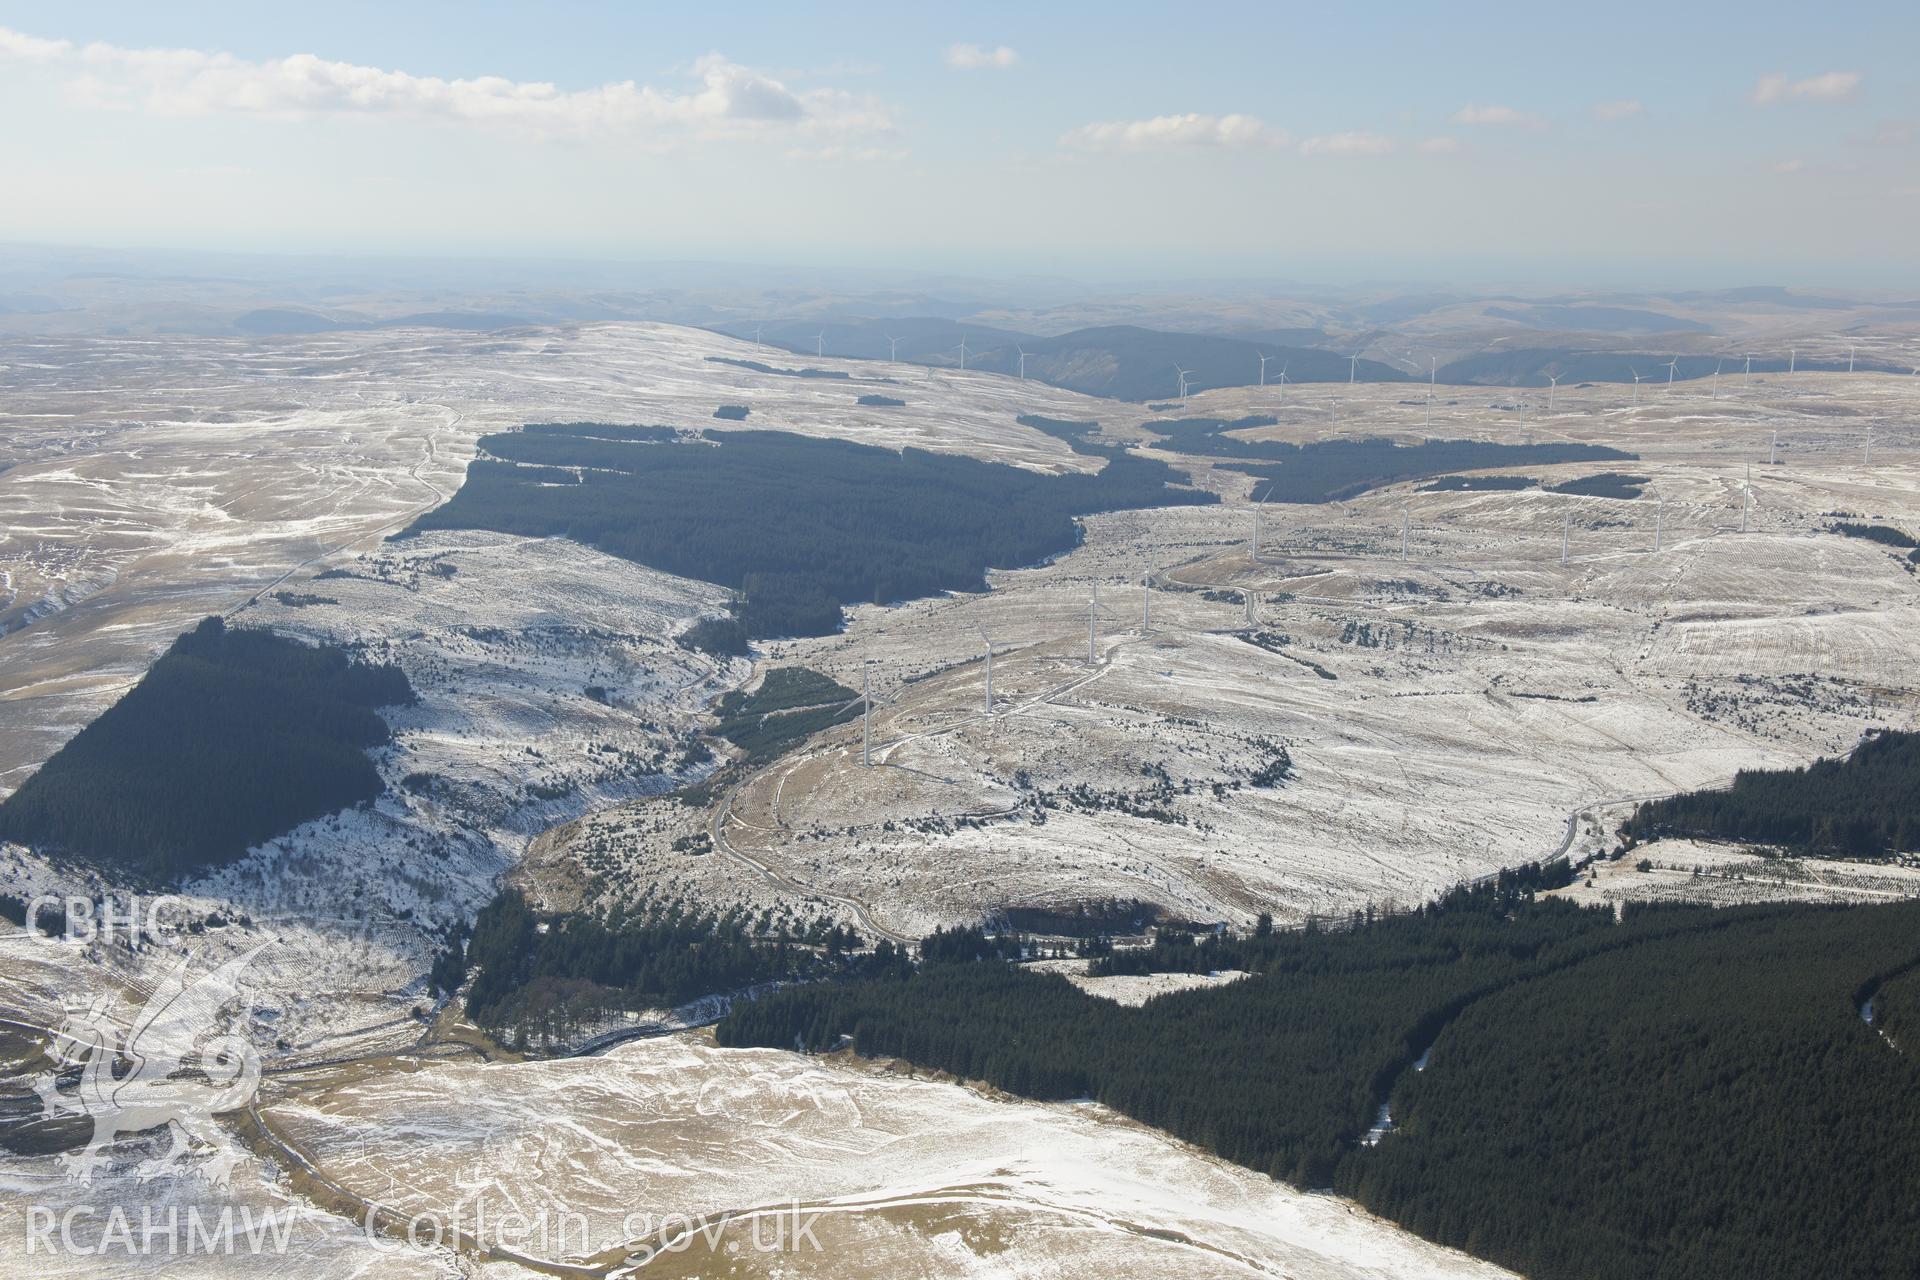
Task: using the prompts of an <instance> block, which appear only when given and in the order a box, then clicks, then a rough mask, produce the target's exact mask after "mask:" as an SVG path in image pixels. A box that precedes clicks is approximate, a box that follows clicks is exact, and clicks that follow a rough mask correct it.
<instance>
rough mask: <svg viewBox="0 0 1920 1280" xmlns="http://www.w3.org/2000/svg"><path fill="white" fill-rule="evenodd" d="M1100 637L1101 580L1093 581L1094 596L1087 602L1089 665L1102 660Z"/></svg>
mask: <svg viewBox="0 0 1920 1280" xmlns="http://www.w3.org/2000/svg"><path fill="white" fill-rule="evenodd" d="M1099 639H1100V581H1099V579H1097V578H1096V579H1095V580H1094V583H1093V598H1092V599H1091V600H1090V601H1089V602H1088V603H1087V665H1088V666H1090V667H1091V666H1095V665H1097V664H1098V663H1099V661H1100V655H1099V652H1098V649H1097V648H1096V646H1097V644H1098V642H1099Z"/></svg>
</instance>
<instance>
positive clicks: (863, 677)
mask: <svg viewBox="0 0 1920 1280" xmlns="http://www.w3.org/2000/svg"><path fill="white" fill-rule="evenodd" d="M860 767H861V768H863V769H871V768H873V688H872V686H871V685H870V684H868V682H867V672H866V668H864V667H863V668H861V670H860Z"/></svg>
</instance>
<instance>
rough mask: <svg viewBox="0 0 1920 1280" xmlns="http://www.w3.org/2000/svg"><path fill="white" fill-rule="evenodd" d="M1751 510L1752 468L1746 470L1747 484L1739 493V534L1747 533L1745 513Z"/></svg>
mask: <svg viewBox="0 0 1920 1280" xmlns="http://www.w3.org/2000/svg"><path fill="white" fill-rule="evenodd" d="M1751 510H1753V468H1752V467H1751V466H1749V467H1748V468H1747V484H1746V487H1745V488H1744V489H1742V490H1741V491H1740V532H1742V533H1745V532H1746V531H1747V513H1748V512H1749V511H1751Z"/></svg>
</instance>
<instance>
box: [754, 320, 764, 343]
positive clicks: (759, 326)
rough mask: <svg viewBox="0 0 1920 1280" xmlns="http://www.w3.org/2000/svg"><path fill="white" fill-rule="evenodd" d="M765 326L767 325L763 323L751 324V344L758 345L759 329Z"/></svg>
mask: <svg viewBox="0 0 1920 1280" xmlns="http://www.w3.org/2000/svg"><path fill="white" fill-rule="evenodd" d="M766 327H767V326H765V325H763V324H757V325H755V326H753V345H754V346H756V347H757V346H759V345H760V331H761V330H762V329H764V328H766Z"/></svg>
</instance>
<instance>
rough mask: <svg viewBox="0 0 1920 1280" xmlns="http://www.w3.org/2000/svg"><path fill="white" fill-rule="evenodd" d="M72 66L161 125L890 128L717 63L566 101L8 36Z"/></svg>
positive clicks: (823, 95)
mask: <svg viewBox="0 0 1920 1280" xmlns="http://www.w3.org/2000/svg"><path fill="white" fill-rule="evenodd" d="M5 59H15V60H21V59H32V60H34V61H38V62H44V63H50V64H55V65H71V66H72V68H73V75H72V76H71V77H70V78H69V80H68V82H67V89H68V95H69V98H70V99H71V100H72V101H74V102H76V103H78V104H80V105H84V106H90V107H120V108H141V109H144V110H147V111H149V112H152V113H154V114H157V115H175V116H197V115H249V116H260V117H266V118H271V119H296V120H297V119H307V118H312V117H316V116H329V115H332V116H361V117H375V116H409V117H413V118H416V119H424V120H439V121H446V122H453V123H460V124H467V125H474V126H478V127H483V128H500V129H507V130H515V131H520V132H526V133H535V134H552V133H607V132H627V133H634V132H639V133H645V132H657V133H659V134H662V135H676V134H677V135H685V136H690V137H699V138H727V137H750V136H756V135H761V134H767V133H778V132H789V133H801V134H808V135H832V136H838V135H844V134H853V133H863V132H884V131H887V130H888V129H890V128H891V125H892V122H891V118H890V116H889V114H888V112H887V110H886V109H885V107H884V106H882V105H881V104H879V103H878V102H876V101H874V100H873V99H871V98H865V97H856V96H855V95H853V94H849V93H845V92H842V91H840V90H835V89H808V90H795V89H790V88H788V87H787V85H785V84H784V83H782V82H781V81H779V80H777V79H774V78H773V77H772V76H769V75H766V74H764V73H762V72H758V71H755V70H753V69H752V68H750V67H743V66H740V65H739V64H738V63H734V62H730V61H728V60H727V59H726V58H724V57H722V56H721V55H720V54H717V53H710V54H708V55H706V56H705V57H703V58H700V59H699V60H698V61H696V62H695V63H694V64H693V67H692V69H691V70H692V78H693V79H694V80H695V81H697V87H694V86H690V87H688V88H687V89H685V90H676V89H658V88H654V87H653V86H651V85H637V84H635V83H634V82H633V81H631V80H623V81H618V82H615V83H609V84H603V85H598V86H595V87H593V88H590V89H579V90H565V91H563V90H561V89H559V88H557V87H556V86H554V85H552V84H549V83H544V82H540V81H515V80H508V79H505V78H503V77H500V76H478V77H474V78H472V79H457V80H443V79H441V78H439V77H437V76H416V75H412V74H409V73H407V72H404V71H387V70H383V69H381V68H378V67H367V66H359V65H356V64H354V63H349V62H334V61H329V60H327V59H324V58H318V57H315V56H313V55H312V54H305V53H300V54H293V55H291V56H289V57H285V58H273V59H269V60H266V61H263V62H250V61H247V60H245V59H241V58H236V57H233V56H232V55H230V54H224V53H206V52H202V51H200V50H195V49H127V48H121V47H119V46H116V45H107V44H90V45H87V46H85V47H84V48H78V49H76V48H75V47H74V46H73V45H72V44H70V43H68V42H66V41H47V40H35V39H33V38H31V37H28V36H23V35H21V34H19V33H18V32H14V31H10V30H8V29H6V28H4V27H0V60H5Z"/></svg>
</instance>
